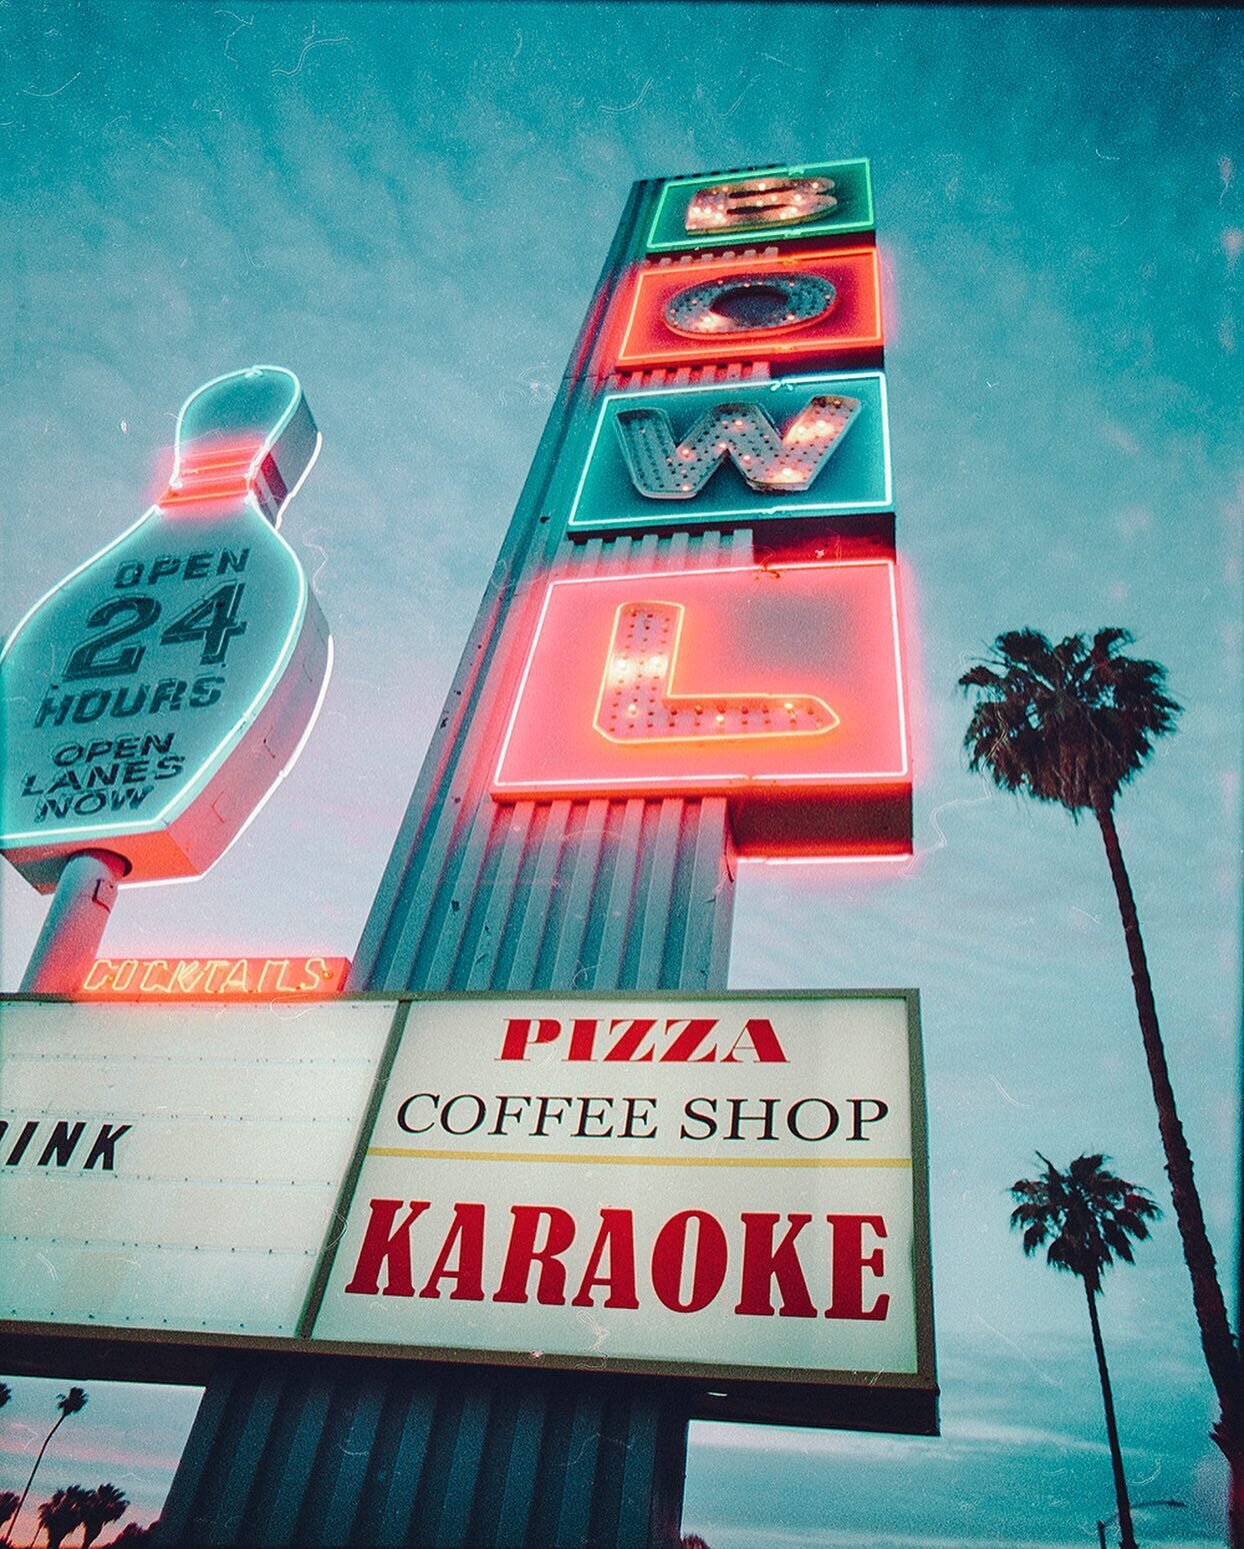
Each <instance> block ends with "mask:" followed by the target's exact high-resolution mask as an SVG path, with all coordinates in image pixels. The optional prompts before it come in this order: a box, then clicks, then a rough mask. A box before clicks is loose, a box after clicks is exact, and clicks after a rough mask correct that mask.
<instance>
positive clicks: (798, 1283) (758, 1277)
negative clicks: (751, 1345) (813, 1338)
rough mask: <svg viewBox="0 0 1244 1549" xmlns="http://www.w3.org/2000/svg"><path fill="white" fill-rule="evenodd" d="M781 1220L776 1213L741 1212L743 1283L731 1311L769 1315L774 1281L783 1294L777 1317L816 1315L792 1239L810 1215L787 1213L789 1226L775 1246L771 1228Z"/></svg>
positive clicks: (759, 1316) (765, 1316)
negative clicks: (737, 1299)
mask: <svg viewBox="0 0 1244 1549" xmlns="http://www.w3.org/2000/svg"><path fill="white" fill-rule="evenodd" d="M780 1219H781V1218H780V1217H779V1216H778V1215H777V1213H776V1212H774V1213H773V1214H769V1212H768V1211H751V1210H745V1211H744V1212H743V1284H742V1291H741V1294H740V1296H739V1304H738V1306H737V1307H736V1308H735V1309H734V1310H735V1312H741V1313H743V1314H744V1316H746V1317H752V1318H771V1317H772V1316H773V1301H772V1299H771V1297H770V1289H771V1287H772V1284H773V1282H774V1281H775V1280H776V1281H777V1284H778V1291H779V1292H780V1294H781V1297H782V1305H781V1306H780V1307H779V1308H778V1316H779V1317H781V1318H815V1317H816V1308H815V1307H814V1306H813V1305H812V1298H811V1296H809V1295H808V1282H807V1281H806V1280H805V1279H804V1277H803V1266H802V1265H801V1264H800V1262H799V1251H798V1249H797V1248H796V1247H795V1238H796V1237H798V1236H799V1233H800V1232H801V1231H803V1229H804V1227H805V1226H807V1224H808V1222H809V1221H810V1220H811V1219H812V1217H811V1216H805V1215H792V1216H787V1218H786V1219H787V1220H788V1221H789V1222H790V1226H789V1227H788V1228H787V1231H786V1235H785V1236H784V1237H783V1238H782V1240H781V1242H780V1243H778V1245H777V1247H776V1248H775V1247H774V1246H773V1229H774V1227H775V1226H776V1225H777V1224H778V1221H779V1220H780Z"/></svg>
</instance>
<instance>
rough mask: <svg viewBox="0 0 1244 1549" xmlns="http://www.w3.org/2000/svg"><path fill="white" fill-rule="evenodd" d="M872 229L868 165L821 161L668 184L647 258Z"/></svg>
mask: <svg viewBox="0 0 1244 1549" xmlns="http://www.w3.org/2000/svg"><path fill="white" fill-rule="evenodd" d="M872 229H873V187H872V176H871V174H870V172H869V167H868V162H867V160H866V159H865V158H864V157H859V158H858V159H856V160H854V161H821V162H814V163H811V164H810V165H808V166H792V167H769V168H766V169H764V170H762V171H759V172H715V173H711V174H710V175H708V176H706V177H685V178H673V179H671V180H670V181H669V182H668V183H666V185H665V187H664V188H663V189H662V190H661V197H660V200H659V202H658V204H657V208H656V214H655V215H654V216H653V218H652V226H651V228H650V230H649V232H648V251H649V252H650V253H659V252H666V251H669V250H671V249H674V248H686V247H723V246H731V247H735V246H738V244H739V243H740V242H743V243H749V242H753V241H758V240H763V241H765V242H771V241H774V240H776V239H778V238H781V237H822V236H836V235H846V234H849V233H851V232H859V231H871V230H872Z"/></svg>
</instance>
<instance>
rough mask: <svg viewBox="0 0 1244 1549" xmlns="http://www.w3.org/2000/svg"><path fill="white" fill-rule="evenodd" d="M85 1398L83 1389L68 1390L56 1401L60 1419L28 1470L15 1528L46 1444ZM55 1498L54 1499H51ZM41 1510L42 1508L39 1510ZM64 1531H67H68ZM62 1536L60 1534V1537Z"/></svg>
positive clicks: (14, 1519)
mask: <svg viewBox="0 0 1244 1549" xmlns="http://www.w3.org/2000/svg"><path fill="white" fill-rule="evenodd" d="M86 1404H87V1396H86V1391H85V1389H83V1388H70V1390H69V1392H68V1393H62V1394H60V1396H59V1397H58V1398H57V1400H56V1407H57V1409H59V1410H60V1418H59V1419H58V1420H57V1422H56V1424H55V1425H54V1426H53V1427H52V1429H51V1430H50V1431H49V1432H48V1433H47V1435H46V1436H45V1437H44V1438H43V1445H42V1446H41V1447H40V1448H39V1456H38V1457H37V1458H36V1459H35V1466H34V1467H33V1468H32V1469H31V1470H30V1478H29V1479H27V1481H26V1488H25V1489H24V1490H23V1491H22V1498H21V1500H20V1501H18V1503H17V1510H16V1511H15V1512H14V1513H13V1526H14V1527H16V1526H17V1519H18V1517H20V1516H21V1514H22V1507H23V1506H24V1505H25V1504H26V1497H27V1496H28V1495H29V1494H30V1487H31V1485H32V1484H34V1482H35V1475H36V1474H37V1473H38V1472H39V1464H40V1463H42V1462H43V1454H44V1453H45V1452H46V1451H47V1450H48V1442H50V1441H51V1439H52V1437H53V1436H55V1435H56V1433H57V1431H59V1430H60V1428H61V1426H62V1425H64V1423H65V1421H66V1420H68V1418H69V1416H70V1415H76V1414H77V1413H79V1411H80V1410H83V1409H85V1408H86ZM53 1498H55V1497H53ZM40 1510H42V1507H41V1508H40ZM66 1531H69V1530H68V1529H67V1530H66ZM63 1536H64V1535H63V1534H62V1537H63Z"/></svg>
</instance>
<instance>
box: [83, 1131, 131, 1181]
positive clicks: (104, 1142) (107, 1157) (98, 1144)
mask: <svg viewBox="0 0 1244 1549" xmlns="http://www.w3.org/2000/svg"><path fill="white" fill-rule="evenodd" d="M133 1127H134V1126H133V1125H132V1124H101V1125H100V1126H99V1134H98V1135H96V1137H95V1144H94V1145H93V1146H92V1147H91V1149H90V1152H89V1154H88V1155H87V1159H86V1161H85V1162H83V1164H82V1171H83V1172H89V1171H90V1170H91V1168H93V1167H94V1166H95V1163H96V1162H103V1164H104V1171H105V1172H106V1173H110V1172H111V1171H112V1164H113V1153H114V1152H115V1151H116V1149H117V1141H118V1140H120V1138H121V1136H122V1135H125V1134H127V1133H128V1132H129V1131H130V1130H131V1129H133Z"/></svg>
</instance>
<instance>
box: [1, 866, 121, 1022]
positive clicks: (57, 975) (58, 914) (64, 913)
mask: <svg viewBox="0 0 1244 1549" xmlns="http://www.w3.org/2000/svg"><path fill="white" fill-rule="evenodd" d="M128 870H129V866H128V865H127V864H126V862H125V861H124V860H122V858H121V857H120V856H119V855H114V854H113V853H112V852H111V851H109V850H82V851H80V852H79V853H78V854H77V855H71V856H70V857H69V859H68V860H67V861H66V862H65V869H64V870H63V871H62V872H61V874H60V878H59V880H58V881H57V883H56V891H55V893H53V895H52V902H51V905H50V906H49V908H48V912H47V916H46V918H45V919H44V921H43V929H42V930H41V931H40V932H39V939H38V940H37V941H36V942H35V947H34V951H33V952H32V953H31V954H30V962H29V963H28V964H27V966H26V973H25V975H24V977H23V979H22V985H21V987H22V991H23V993H24V994H31V995H72V994H73V993H74V992H75V991H76V990H77V989H79V988H80V987H81V984H82V981H83V979H84V978H85V977H86V975H87V972H88V970H89V969H90V966H91V964H92V963H93V962H94V961H95V956H96V952H97V949H98V947H99V943H100V940H101V938H102V937H103V934H104V926H105V925H107V923H108V916H109V915H110V914H111V913H112V906H113V904H114V903H116V901H117V883H118V882H119V881H120V880H121V878H122V877H123V876H124V875H125V873H126V872H127V871H128Z"/></svg>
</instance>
